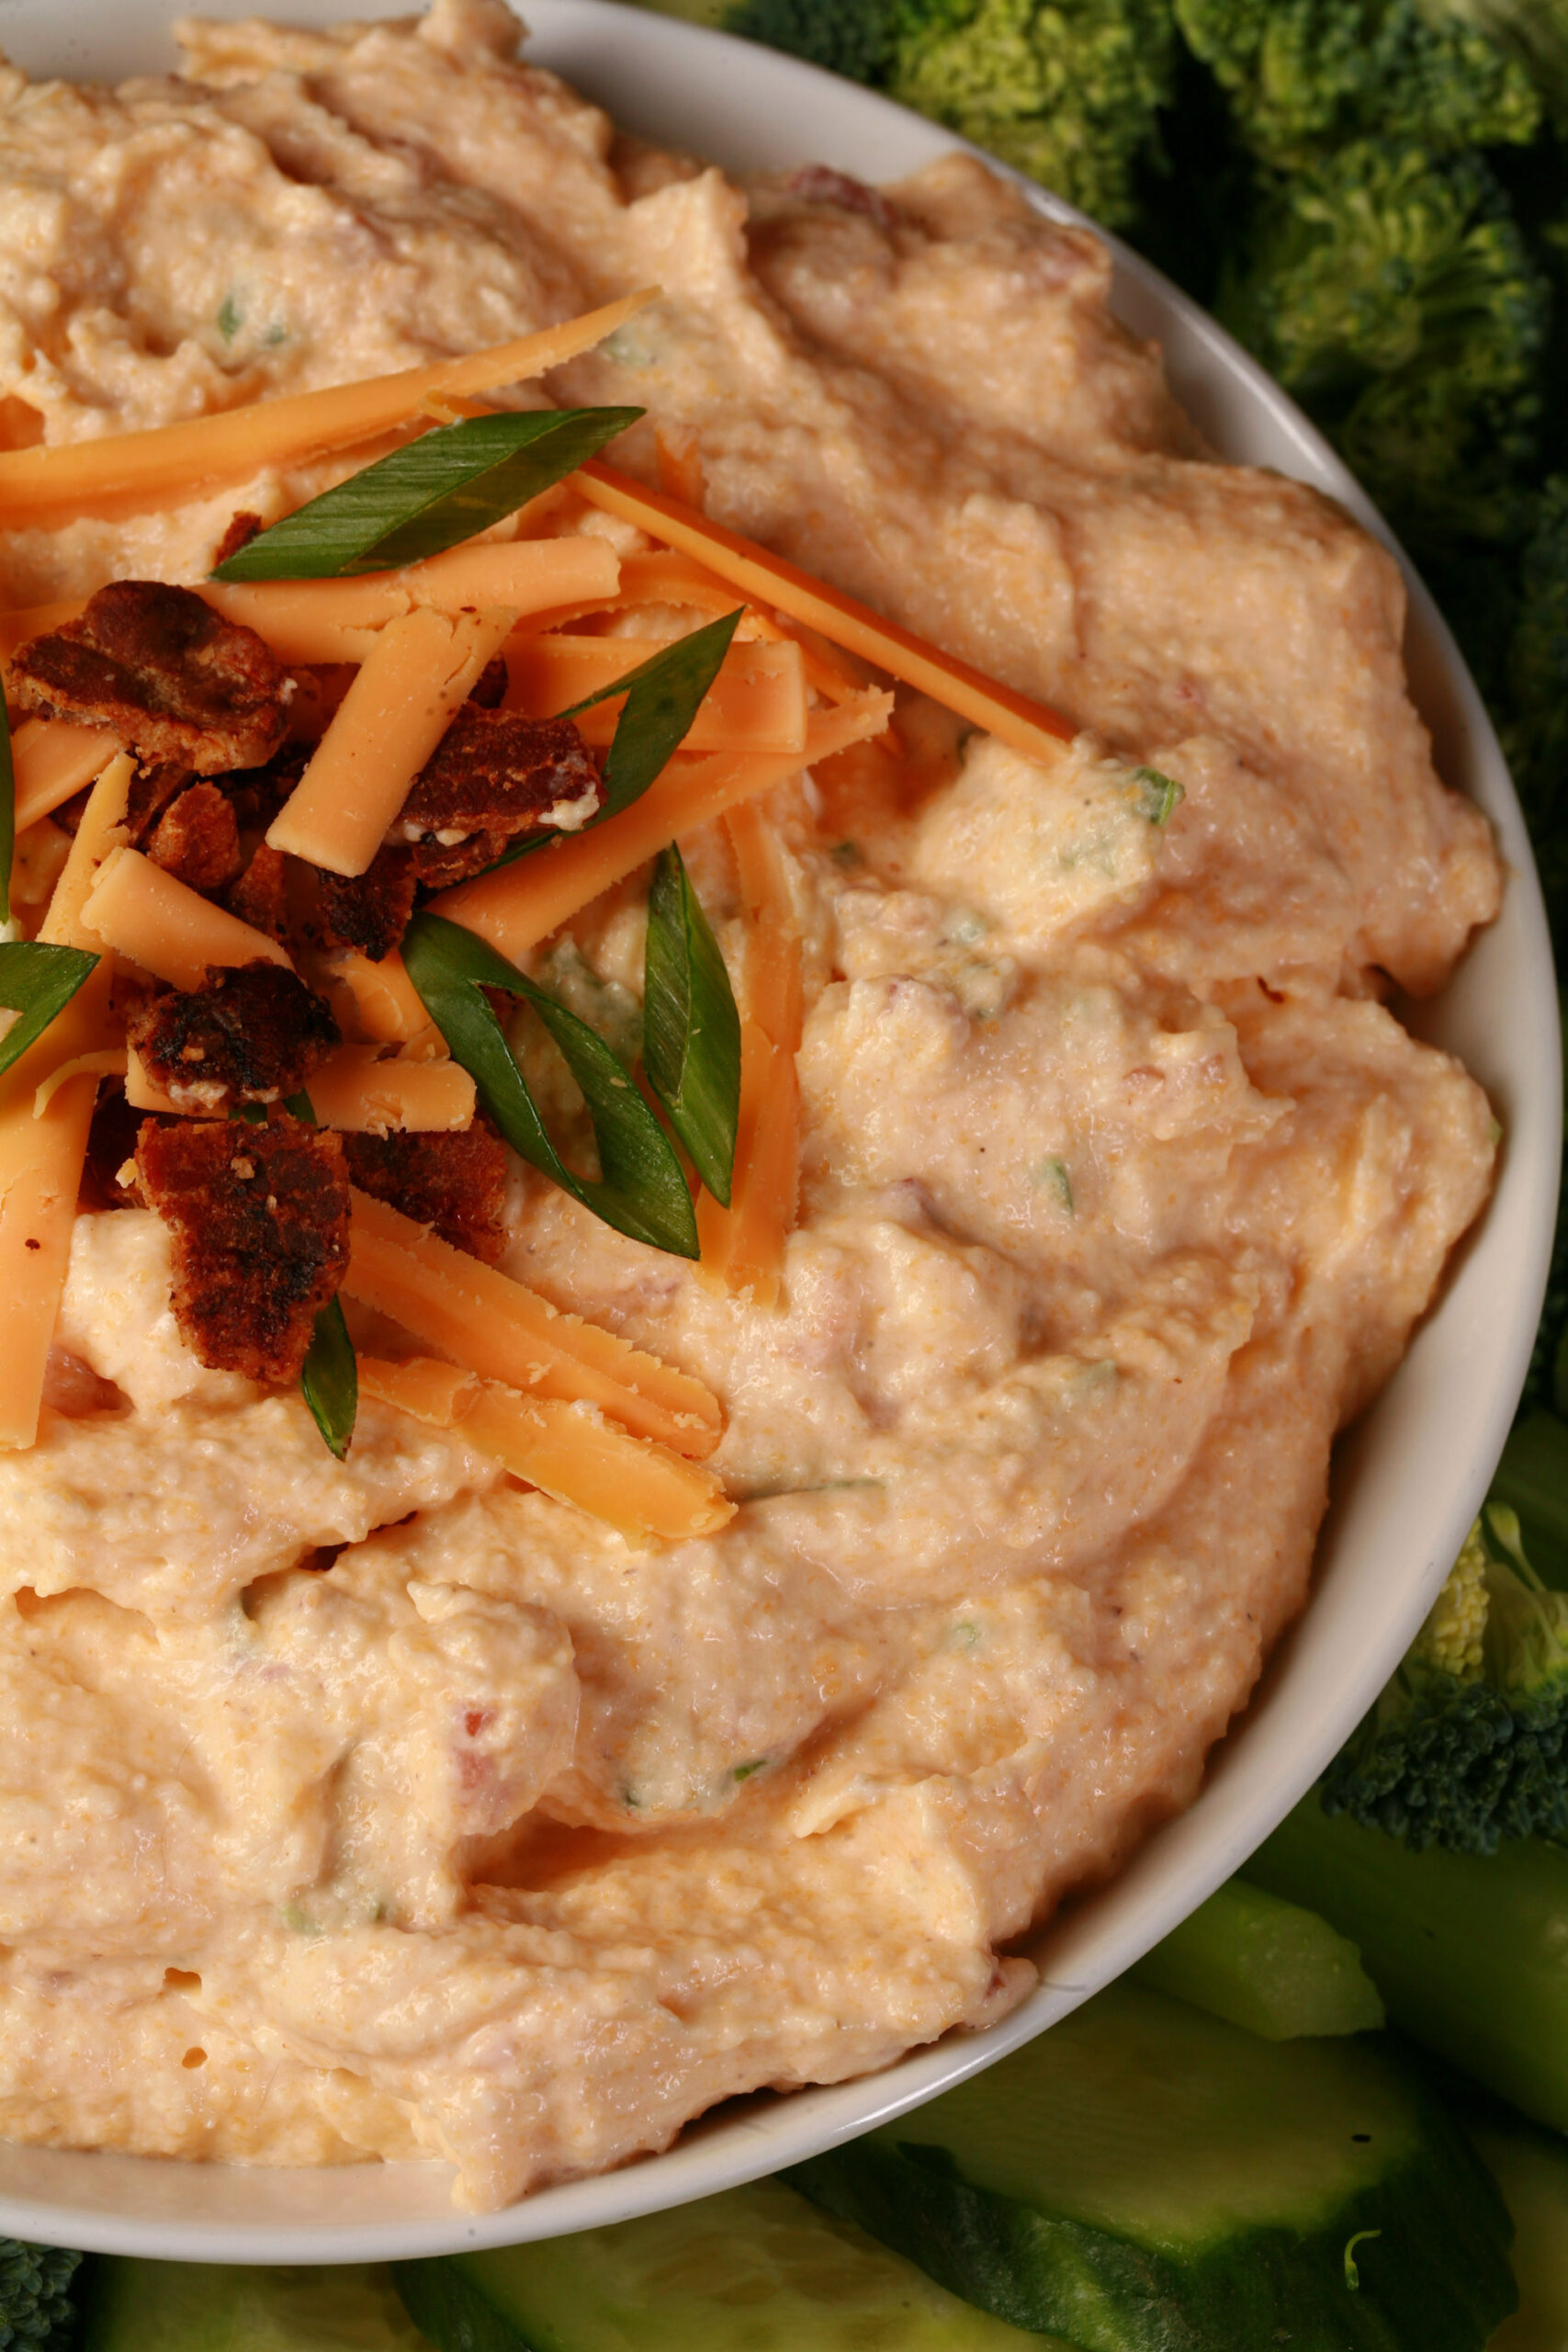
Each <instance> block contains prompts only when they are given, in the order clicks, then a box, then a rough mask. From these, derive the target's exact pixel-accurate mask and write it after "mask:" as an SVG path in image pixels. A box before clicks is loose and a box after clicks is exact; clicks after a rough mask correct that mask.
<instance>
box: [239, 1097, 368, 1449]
mask: <svg viewBox="0 0 1568 2352" xmlns="http://www.w3.org/2000/svg"><path fill="white" fill-rule="evenodd" d="M249 1107H252V1106H249V1105H247V1108H249ZM284 1108H285V1109H286V1110H288V1111H292V1112H293V1114H294V1116H295V1117H296V1118H297V1119H303V1120H304V1122H305V1124H306V1125H307V1126H309V1127H313V1126H315V1125H316V1124H317V1120H316V1113H315V1106H314V1105H313V1103H311V1101H310V1096H309V1094H307V1093H305V1092H304V1091H302V1090H301V1091H300V1092H299V1093H298V1094H291V1095H290V1096H289V1097H288V1102H287V1103H285V1105H284ZM264 1115H265V1114H264ZM299 1393H300V1395H301V1396H302V1397H304V1399H305V1402H306V1404H307V1405H309V1407H310V1414H311V1418H312V1419H313V1420H314V1421H315V1424H316V1427H317V1428H318V1429H319V1430H321V1438H322V1442H324V1444H325V1445H326V1448H327V1451H328V1452H329V1453H333V1454H335V1455H336V1457H337V1459H338V1460H339V1461H340V1462H342V1461H343V1460H344V1458H345V1456H346V1454H347V1453H348V1448H349V1441H350V1440H351V1439H352V1437H353V1435H354V1424H355V1420H356V1419H358V1415H359V1363H358V1359H357V1358H356V1357H355V1352H354V1341H353V1340H351V1339H350V1338H349V1336H348V1324H347V1322H346V1321H345V1319H344V1311H343V1301H342V1299H341V1298H333V1299H329V1300H328V1302H327V1304H326V1306H323V1307H322V1308H321V1312H320V1313H319V1314H318V1316H317V1317H316V1321H315V1328H314V1329H313V1330H312V1331H311V1333H310V1346H309V1347H308V1348H307V1349H306V1351H305V1361H304V1363H303V1364H302V1365H301V1367H300V1371H299Z"/></svg>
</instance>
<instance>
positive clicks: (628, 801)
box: [475, 605, 746, 880]
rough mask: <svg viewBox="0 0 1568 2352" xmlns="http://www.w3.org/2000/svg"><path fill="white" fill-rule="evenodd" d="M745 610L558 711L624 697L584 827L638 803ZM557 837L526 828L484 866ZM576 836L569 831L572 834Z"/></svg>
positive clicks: (685, 730)
mask: <svg viewBox="0 0 1568 2352" xmlns="http://www.w3.org/2000/svg"><path fill="white" fill-rule="evenodd" d="M745 609H746V607H745V606H744V605H740V606H739V608H738V609H737V610H736V611H735V612H733V613H726V614H725V616H724V617H723V618H722V619H721V620H716V621H709V622H707V623H706V624H705V627H703V628H694V630H693V631H692V633H691V635H690V636H689V637H678V638H676V639H675V640H674V642H673V644H671V645H666V646H665V647H663V648H662V649H661V650H660V651H659V652H658V653H654V654H650V655H649V659H648V660H647V661H646V662H638V663H637V668H636V669H635V670H628V671H627V672H626V675H625V677H622V678H616V679H615V681H614V682H613V683H612V684H610V685H607V686H601V687H600V689H599V691H598V693H597V694H593V695H586V696H585V697H584V698H583V700H582V701H581V702H574V703H573V704H572V706H571V708H570V710H563V711H561V712H559V713H558V717H560V718H576V716H577V714H578V712H579V711H580V710H592V707H593V706H594V704H595V703H598V702H611V701H613V700H614V698H615V695H626V708H625V709H624V710H623V711H622V713H621V715H620V717H619V718H617V719H616V721H615V735H614V738H613V739H612V741H611V744H610V749H609V751H608V752H607V753H606V755H605V759H604V807H603V808H602V809H600V811H599V813H598V815H597V816H596V817H592V818H590V820H589V821H588V823H587V824H586V825H584V826H583V827H582V829H581V830H582V831H583V832H585V833H586V832H588V831H590V830H591V828H592V826H594V825H602V824H604V821H605V820H606V818H609V817H618V816H619V815H620V813H621V811H622V809H629V808H630V807H631V805H632V802H633V801H634V800H640V799H641V798H642V796H643V794H644V793H645V792H646V791H647V790H648V787H649V785H650V784H652V783H653V782H654V780H655V778H656V777H658V776H659V775H662V773H663V771H664V768H665V765H666V763H667V762H668V761H669V758H670V754H671V752H673V751H674V750H675V749H676V747H677V745H679V744H680V743H682V741H684V740H685V737H686V736H687V735H688V734H689V732H690V731H691V726H692V721H693V719H694V718H695V717H696V715H697V710H698V707H699V705H700V704H701V702H702V699H703V696H704V695H705V694H706V692H707V690H708V688H709V687H710V686H711V685H712V684H713V682H714V680H715V679H716V677H717V675H718V673H719V671H720V670H721V668H722V667H723V665H724V657H725V655H726V654H727V653H728V650H729V641H730V639H731V638H732V637H733V636H734V635H735V632H736V630H737V628H739V625H740V617H741V615H742V613H744V611H745ZM559 838H560V836H559V834H558V833H530V834H529V835H528V837H527V839H526V840H525V841H520V842H513V845H512V847H511V848H510V849H506V850H502V854H501V855H500V856H499V857H498V858H497V859H496V861H495V864H494V865H487V866H486V867H485V868H484V871H485V873H486V874H494V873H495V872H496V871H497V869H498V868H499V867H501V866H502V865H515V864H516V863H517V860H518V859H519V858H520V857H527V856H528V855H530V854H531V853H532V852H533V851H535V850H537V849H547V848H548V847H549V845H550V843H551V842H554V841H558V840H559ZM576 838H577V836H576V835H575V834H574V835H573V836H572V839H573V840H575V839H576ZM478 878H479V877H478V876H475V879H476V880H477V879H478Z"/></svg>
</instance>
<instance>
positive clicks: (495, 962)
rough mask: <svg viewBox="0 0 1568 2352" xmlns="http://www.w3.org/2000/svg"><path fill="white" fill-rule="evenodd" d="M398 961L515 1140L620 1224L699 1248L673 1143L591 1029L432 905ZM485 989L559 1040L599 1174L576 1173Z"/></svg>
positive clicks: (675, 1247) (567, 1187)
mask: <svg viewBox="0 0 1568 2352" xmlns="http://www.w3.org/2000/svg"><path fill="white" fill-rule="evenodd" d="M403 963H404V965H405V967H407V971H408V975H409V978H410V979H411V980H412V982H413V984H414V987H415V988H416V989H418V991H419V993H420V996H421V997H422V999H423V1002H424V1007H425V1010H426V1012H428V1013H429V1015H430V1017H431V1019H432V1020H433V1021H434V1023H435V1025H436V1027H437V1028H438V1029H439V1030H440V1032H441V1034H442V1035H443V1036H444V1037H445V1038H446V1043H447V1046H449V1048H450V1049H451V1053H452V1057H453V1059H454V1060H455V1061H458V1062H461V1064H462V1066H463V1068H464V1069H466V1070H468V1072H469V1073H470V1075H471V1076H472V1078H473V1080H474V1083H475V1085H476V1086H477V1087H478V1089H479V1100H480V1102H481V1103H483V1105H484V1108H485V1110H486V1111H487V1112H488V1113H489V1114H490V1116H491V1118H492V1119H493V1120H494V1121H495V1124H496V1125H497V1126H498V1127H499V1128H500V1130H501V1132H502V1135H503V1136H505V1138H506V1140H507V1142H508V1143H509V1144H510V1145H511V1146H512V1148H513V1150H514V1151H516V1152H518V1153H519V1154H520V1155H521V1156H522V1158H523V1159H526V1160H527V1161H528V1162H529V1164H530V1165H531V1166H532V1167H535V1168H537V1169H538V1170H540V1171H541V1172H542V1173H543V1174H544V1175H546V1176H548V1177H549V1178H551V1180H552V1181H553V1182H555V1183H557V1184H558V1185H559V1186H560V1188H561V1190H562V1191H563V1192H565V1193H570V1195H571V1197H572V1199H573V1200H575V1201H581V1204H582V1205H583V1206H584V1208H588V1209H592V1212H593V1214H594V1216H598V1217H602V1218H603V1219H604V1223H605V1224H606V1225H611V1226H614V1227H615V1230H616V1232H617V1233H625V1234H628V1235H629V1236H630V1237H631V1238H632V1239H633V1240H634V1241H646V1242H649V1243H650V1244H651V1245H652V1247H653V1248H654V1249H656V1250H670V1251H671V1252H672V1253H673V1254H674V1255H675V1256H676V1257H679V1258H694V1257H695V1256H696V1255H697V1221H696V1218H695V1216H694V1214H693V1210H692V1196H691V1193H690V1192H689V1191H688V1190H687V1186H686V1180H685V1178H684V1176H683V1175H682V1172H681V1163H680V1161H679V1159H677V1158H676V1156H675V1151H674V1147H673V1146H672V1145H671V1141H670V1138H669V1136H667V1135H666V1134H665V1132H664V1130H663V1128H662V1127H661V1126H660V1124H659V1121H658V1119H657V1118H656V1117H655V1116H654V1114H653V1113H652V1111H651V1110H650V1109H649V1106H648V1104H647V1103H645V1102H644V1100H643V1097H642V1094H641V1092H640V1091H639V1090H638V1087H637V1080H636V1079H635V1078H634V1077H633V1076H632V1073H631V1071H630V1070H629V1069H627V1068H626V1064H625V1063H624V1062H623V1061H622V1060H621V1059H620V1057H619V1056H618V1055H616V1054H615V1053H613V1052H612V1051H611V1049H610V1047H609V1046H607V1045H606V1044H605V1043H604V1039H603V1038H602V1037H601V1036H600V1035H598V1033H597V1031H596V1030H593V1029H591V1028H590V1027H589V1025H588V1023H586V1022H585V1021H580V1020H579V1019H578V1017H577V1015H576V1014H575V1013H573V1012H568V1011H567V1009H566V1007H565V1005H563V1004H558V1003H557V1001H556V1000H555V998H554V997H552V996H547V994H546V993H545V991H544V989H539V988H536V987H535V986H534V983H533V982H532V981H531V980H528V979H525V978H524V976H523V974H522V973H521V972H520V971H518V970H517V968H516V967H515V966H514V965H512V964H509V963H508V962H507V961H506V959H505V957H504V956H498V955H497V954H496V952H495V950H494V948H493V947H490V946H487V945H486V944H485V942H484V941H483V940H482V939H477V938H476V937H475V936H474V934H473V933H472V932H471V931H465V930H463V928H462V927H461V925H460V924H458V923H455V922H446V921H445V920H444V919H443V918H442V917H441V916H439V915H432V914H418V915H415V917H414V919H413V921H412V923H411V924H410V925H409V928H408V931H407V933H406V934H405V936H404V939H403ZM485 989H503V990H504V991H505V992H506V994H507V995H509V996H513V997H517V998H520V999H521V1000H522V1001H524V1002H525V1003H526V1004H531V1005H532V1006H533V1008H534V1010H535V1012H536V1013H537V1014H538V1016H539V1018H540V1020H541V1021H542V1022H543V1023H544V1024H545V1027H546V1029H547V1031H548V1033H549V1035H550V1036H551V1037H553V1038H554V1040H555V1042H556V1044H557V1045H558V1046H559V1047H560V1050H561V1053H562V1055H563V1057H564V1058H565V1061H566V1065H567V1068H568V1069H570V1072H571V1074H572V1077H573V1078H574V1079H575V1080H577V1083H578V1086H579V1087H580V1088H581V1092H582V1099H583V1101H584V1102H585V1103H586V1104H587V1106H588V1116H589V1118H590V1120H591V1121H592V1127H593V1138H594V1141H595V1143H596V1144H597V1146H598V1148H599V1165H600V1168H601V1170H602V1171H603V1173H602V1175H601V1177H600V1178H599V1180H598V1181H597V1182H588V1181H587V1180H585V1179H584V1178H582V1177H581V1176H576V1175H574V1174H573V1173H572V1171H571V1170H570V1168H569V1167H568V1166H567V1165H566V1162H565V1161H564V1160H563V1159H561V1157H560V1154H559V1153H558V1151H557V1149H556V1148H555V1146H554V1144H553V1143H552V1142H551V1141H550V1139H549V1136H548V1135H547V1133H546V1131H545V1124H544V1121H543V1120H542V1119H541V1118H540V1116H539V1113H538V1109H537V1107H536V1103H535V1102H534V1098H533V1096H532V1095H531V1094H530V1092H529V1091H528V1086H527V1082H526V1080H525V1078H524V1076H523V1073H522V1071H521V1069H519V1068H518V1066H517V1062H516V1059H515V1057H514V1056H513V1053H512V1050H511V1048H510V1046H508V1045H507V1042H506V1039H505V1037H504V1036H503V1035H502V1029H501V1023H500V1022H499V1021H498V1020H497V1019H496V1016H495V1012H494V1011H493V1009H492V1008H491V1004H490V1002H489V1001H488V999H487V998H486V996H485V994H484V990H485Z"/></svg>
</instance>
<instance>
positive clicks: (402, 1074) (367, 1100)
mask: <svg viewBox="0 0 1568 2352" xmlns="http://www.w3.org/2000/svg"><path fill="white" fill-rule="evenodd" d="M378 1052H379V1048H378V1046H340V1047H339V1048H338V1050H337V1052H336V1053H335V1054H332V1055H330V1056H329V1057H328V1058H327V1059H326V1060H325V1061H324V1062H323V1063H322V1064H321V1068H320V1069H315V1070H312V1071H311V1073H310V1080H309V1091H310V1107H311V1109H312V1110H313V1111H314V1112H315V1114H316V1117H317V1119H318V1120H319V1121H320V1123H321V1125H322V1126H323V1127H337V1128H339V1129H341V1130H342V1131H343V1133H344V1134H345V1135H359V1136H364V1135H371V1136H385V1135H453V1134H456V1133H457V1131H458V1130H459V1129H462V1128H465V1127H471V1126H472V1125H473V1124H474V1108H475V1102H476V1095H475V1090H474V1081H473V1080H472V1079H471V1078H470V1077H469V1075H468V1071H467V1070H466V1069H463V1068H462V1066H461V1065H460V1064H459V1063H457V1062H454V1061H425V1062H404V1061H380V1060H378V1058H377V1057H378Z"/></svg>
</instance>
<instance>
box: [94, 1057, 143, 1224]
mask: <svg viewBox="0 0 1568 2352" xmlns="http://www.w3.org/2000/svg"><path fill="white" fill-rule="evenodd" d="M140 1128H141V1112H140V1111H133V1110H132V1109H131V1107H130V1103H128V1102H127V1101H126V1099H125V1089H124V1087H123V1086H118V1085H116V1086H103V1087H100V1088H99V1090H98V1099H97V1102H96V1104H95V1106H94V1110H93V1124H92V1125H91V1126H90V1127H89V1128H88V1130H87V1156H86V1159H85V1162H84V1164H83V1169H82V1192H81V1204H82V1206H83V1207H84V1208H86V1209H123V1208H129V1207H130V1205H131V1204H133V1203H134V1201H135V1199H136V1195H135V1193H133V1192H131V1191H130V1189H129V1188H128V1187H127V1186H126V1185H124V1184H122V1183H121V1182H120V1170H121V1169H122V1168H124V1167H125V1165H126V1163H127V1161H128V1160H129V1159H130V1157H131V1155H132V1153H133V1152H134V1151H135V1149H136V1137H137V1134H138V1131H139V1130H140Z"/></svg>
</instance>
